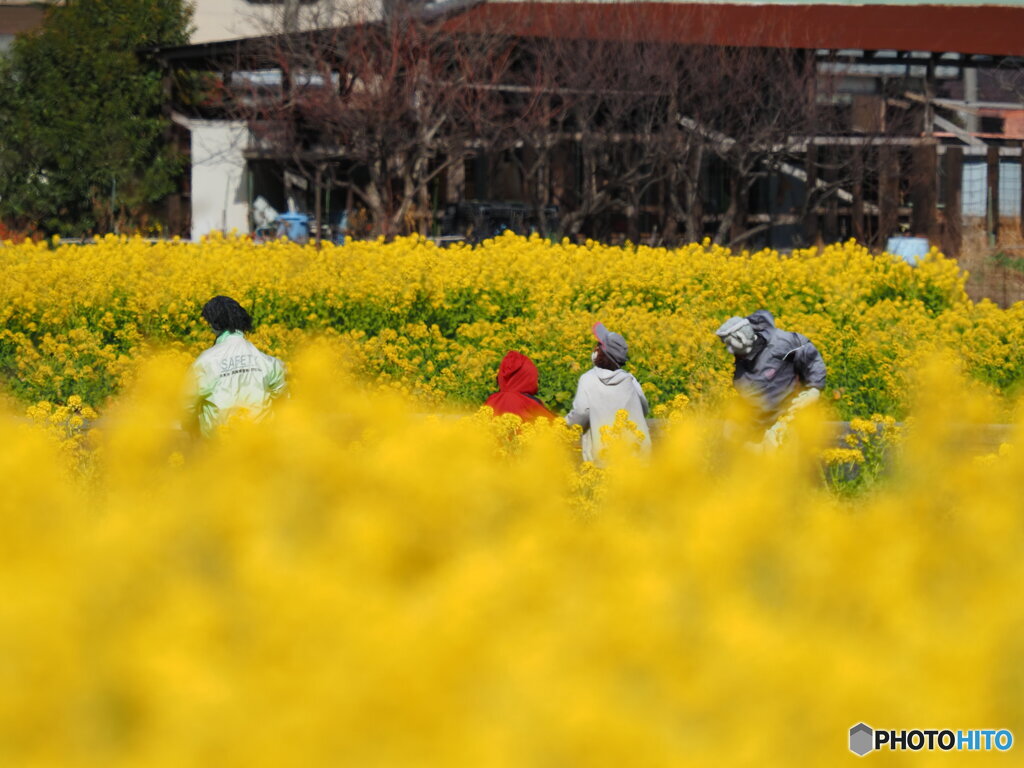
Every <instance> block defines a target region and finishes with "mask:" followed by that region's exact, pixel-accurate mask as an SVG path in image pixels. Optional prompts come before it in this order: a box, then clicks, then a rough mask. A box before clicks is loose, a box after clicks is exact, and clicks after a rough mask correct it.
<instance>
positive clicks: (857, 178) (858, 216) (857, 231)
mask: <svg viewBox="0 0 1024 768" xmlns="http://www.w3.org/2000/svg"><path fill="white" fill-rule="evenodd" d="M863 152H864V150H863V148H862V147H854V148H853V167H852V172H853V203H852V205H851V208H850V219H851V221H850V228H851V229H852V230H853V238H854V239H855V240H856V241H857V242H858V243H862V244H863V243H864V242H866V237H865V231H864V154H863Z"/></svg>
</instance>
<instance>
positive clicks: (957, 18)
mask: <svg viewBox="0 0 1024 768" xmlns="http://www.w3.org/2000/svg"><path fill="white" fill-rule="evenodd" d="M450 23H451V24H452V25H453V26H455V27H457V28H460V29H466V30H472V29H479V30H487V31H489V32H492V33H502V32H505V33H510V34H519V35H537V36H542V37H570V36H572V37H579V36H583V37H590V38H594V39H622V38H627V39H645V40H652V41H658V42H676V43H683V44H707V45H735V46H764V47H772V48H827V49H832V50H870V51H880V50H898V51H932V52H956V53H964V54H979V55H988V56H1024V3H1017V4H1015V5H984V6H978V5H973V4H971V5H961V4H958V5H949V4H947V5H941V6H940V5H934V4H933V5H906V4H904V5H889V4H886V5H880V4H873V5H856V6H853V5H845V4H844V5H834V4H824V3H815V4H800V5H789V4H749V3H747V4H739V3H736V2H732V3H722V2H713V3H708V2H702V3H685V2H626V3H619V2H489V3H484V4H480V5H477V6H476V7H474V8H471V9H469V10H468V11H466V12H465V13H464V14H461V15H459V16H456V17H454V18H453V19H452V21H451V22H450Z"/></svg>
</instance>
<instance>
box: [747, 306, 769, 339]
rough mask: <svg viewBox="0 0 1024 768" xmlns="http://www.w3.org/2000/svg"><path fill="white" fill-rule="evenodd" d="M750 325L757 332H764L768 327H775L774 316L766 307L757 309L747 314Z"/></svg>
mask: <svg viewBox="0 0 1024 768" xmlns="http://www.w3.org/2000/svg"><path fill="white" fill-rule="evenodd" d="M747 320H749V321H750V324H751V326H753V328H754V330H755V331H756V332H757V333H764V332H765V331H767V330H768V329H769V328H775V317H774V316H773V315H772V313H771V312H769V311H768V310H767V309H759V310H757V311H756V312H754V313H753V314H752V315H748V316H747Z"/></svg>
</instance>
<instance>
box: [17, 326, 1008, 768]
mask: <svg viewBox="0 0 1024 768" xmlns="http://www.w3.org/2000/svg"><path fill="white" fill-rule="evenodd" d="M348 353H349V348H348V347H347V346H346V345H344V344H336V345H330V346H326V347H323V346H321V347H319V348H316V349H312V350H309V351H305V352H299V353H297V354H296V355H295V356H294V358H293V365H292V371H293V378H292V381H293V382H294V387H293V397H292V398H291V399H290V400H288V401H286V402H283V403H280V404H279V407H276V408H275V411H274V414H273V418H271V419H268V420H266V421H265V422H263V423H261V424H258V425H254V424H248V423H245V422H239V423H237V424H233V425H232V427H231V429H230V430H229V431H228V432H226V433H223V434H221V435H219V436H218V437H217V438H215V439H213V440H209V441H202V442H190V441H188V440H187V439H184V438H183V436H182V435H181V434H180V433H179V432H176V431H175V430H173V429H171V428H170V425H172V424H173V423H174V421H175V419H176V418H177V417H178V415H179V408H180V389H179V384H180V378H181V376H182V375H183V374H184V370H185V365H184V362H185V361H182V360H181V358H180V357H177V356H171V357H164V358H158V359H156V360H155V361H154V363H152V364H150V365H146V366H143V367H142V368H140V369H139V370H138V371H137V372H136V375H135V376H134V381H135V383H134V384H133V385H132V386H131V387H129V389H128V390H127V391H126V392H125V394H124V395H123V396H121V397H119V398H118V399H117V400H116V401H115V402H114V403H112V404H111V405H110V407H109V408H108V409H107V410H106V412H105V413H104V416H103V431H102V434H100V435H98V436H96V437H95V442H94V444H93V445H92V447H91V448H90V449H89V450H90V453H89V455H90V456H91V461H92V462H93V465H92V469H91V471H90V472H89V473H88V474H87V475H86V476H84V477H83V476H81V475H79V474H76V473H75V472H69V471H67V470H66V469H65V467H66V466H67V460H68V457H67V456H63V455H62V453H61V451H62V449H61V448H60V440H59V437H60V436H55V435H54V434H52V423H51V422H50V420H49V416H48V414H49V413H51V412H52V411H53V410H54V408H55V406H53V405H52V404H40V405H37V406H33V409H34V410H33V414H36V415H34V416H33V418H32V419H31V420H29V421H26V420H25V419H24V418H22V417H20V416H15V415H10V416H4V417H2V418H0V433H2V434H0V440H2V441H3V445H4V446H5V450H4V451H2V452H0V473H2V475H3V477H4V478H5V480H4V493H3V494H2V495H0V590H2V593H3V595H4V599H3V600H2V601H0V675H2V678H3V681H4V685H3V687H2V689H0V764H3V765H11V766H34V765H55V766H57V765H59V766H62V768H77V767H78V766H82V767H86V766H90V767H91V766H103V768H111V767H115V768H116V767H117V766H125V767H126V768H127V767H128V766H131V767H132V768H138V767H139V766H184V765H225V766H235V765H237V766H247V767H249V766H282V765H295V766H327V765H355V766H364V765H438V766H457V765H466V766H484V765H486V766H510V767H512V766H515V767H518V766H526V765H571V766H615V767H616V768H618V767H619V766H624V765H629V766H679V765H724V766H729V765H736V766H739V765H751V764H757V765H767V766H770V765H779V766H790V765H793V764H794V763H799V764H805V765H831V764H834V763H838V762H839V761H842V760H847V759H850V758H849V752H848V750H847V746H846V739H847V733H848V730H849V728H850V726H851V725H853V724H855V723H858V722H868V723H872V724H875V725H878V726H880V727H881V726H885V727H894V728H901V727H906V728H914V727H950V728H961V727H962V728H969V727H992V728H1008V729H1010V730H1012V731H1013V732H1014V733H1016V734H1021V733H1024V698H1022V697H1024V693H1022V692H1024V686H1022V685H1020V680H1019V679H1018V678H1019V674H1018V673H1017V672H1016V670H1017V668H1018V667H1019V658H1020V651H1021V643H1022V637H1021V630H1020V627H1021V626H1022V625H1024V607H1022V603H1021V601H1020V599H1019V594H1018V593H1019V585H1020V584H1021V583H1022V582H1024V558H1022V557H1021V552H1022V551H1024V518H1022V517H1021V515H1020V511H1019V504H1018V502H1017V498H1018V493H1017V490H1018V487H1019V478H1020V477H1021V475H1022V473H1024V453H1022V452H1020V451H1013V450H1003V451H1000V455H999V456H998V457H997V460H994V461H991V462H984V463H979V462H972V461H969V460H965V458H967V456H968V454H967V453H966V452H965V451H966V449H965V448H964V445H965V443H964V442H963V441H962V440H959V439H956V438H957V436H958V435H960V434H962V432H959V431H957V430H960V429H962V428H963V427H962V425H957V424H954V423H953V422H952V421H951V420H950V419H948V418H945V416H946V414H947V412H948V409H949V408H950V407H952V406H951V405H950V404H955V407H956V408H957V409H958V411H959V412H960V413H979V414H980V413H983V412H984V409H983V408H982V407H980V406H978V407H977V408H975V407H974V406H973V405H971V402H972V398H973V397H974V395H973V394H970V393H969V391H968V390H964V389H962V388H961V387H960V385H959V384H958V381H959V379H958V377H957V376H956V374H955V373H952V372H949V371H947V372H946V373H944V374H943V375H941V376H934V377H933V378H929V379H927V381H926V382H925V383H926V384H927V387H928V389H927V394H926V396H922V397H920V398H918V399H917V400H916V402H917V403H918V405H917V408H918V410H917V411H916V412H915V417H914V419H913V421H912V426H908V427H906V431H907V435H906V440H905V442H904V443H903V447H902V448H901V449H900V451H899V452H897V453H896V454H895V455H894V456H893V457H891V473H892V478H891V482H887V483H881V484H879V485H878V486H877V487H876V488H875V489H874V491H873V492H872V493H870V494H867V495H863V496H860V497H858V498H856V499H855V500H852V501H841V500H839V499H837V498H836V496H835V495H833V494H831V493H830V492H829V491H828V489H827V488H825V487H824V486H823V485H822V484H821V482H820V480H819V479H818V478H819V475H818V472H817V468H818V467H819V465H820V455H821V451H822V450H824V449H825V448H826V444H825V442H824V441H823V437H822V435H823V434H824V429H823V425H822V424H821V423H820V422H819V421H817V419H818V418H820V417H819V416H818V415H816V414H813V413H811V414H806V415H804V416H802V417H801V418H800V419H796V420H794V423H793V425H792V430H793V432H794V434H793V439H792V440H790V441H787V442H786V443H784V444H783V445H782V447H781V448H780V449H779V450H777V451H774V452H770V453H765V454H751V453H750V452H749V451H747V450H746V449H745V448H744V446H743V443H742V441H741V440H739V439H737V440H733V439H730V438H729V437H728V436H727V435H724V434H723V431H722V428H721V423H720V422H718V421H716V419H714V418H708V417H707V414H705V413H702V412H700V411H692V410H690V409H685V408H684V409H681V410H680V412H679V414H678V416H677V418H675V419H673V420H672V421H671V422H670V423H669V425H668V426H667V427H666V430H665V432H664V434H662V435H660V436H659V438H658V439H657V440H656V441H655V443H654V446H653V451H652V453H651V455H650V459H649V461H635V460H632V459H631V457H629V456H628V455H623V456H621V457H617V458H619V459H620V460H619V461H617V462H612V463H610V464H609V466H608V467H607V468H606V469H603V470H597V469H595V468H594V467H592V466H590V465H580V464H579V454H578V432H576V431H573V430H568V429H566V428H565V427H564V426H562V425H560V424H559V423H557V422H555V423H549V422H543V421H538V422H534V423H531V424H527V425H522V424H518V423H515V422H513V421H508V422H506V420H503V419H493V418H491V417H490V415H489V414H487V413H486V412H485V413H483V414H481V415H478V416H474V415H471V414H465V415H464V414H458V413H452V414H446V415H436V416H430V417H425V416H423V415H421V414H420V413H418V412H417V411H416V409H415V407H412V406H411V405H410V403H409V401H408V400H407V399H405V398H404V397H400V396H397V395H391V394H388V393H386V392H381V391H378V390H377V389H376V388H374V387H373V386H371V385H370V384H367V383H364V382H362V381H361V380H360V379H359V378H358V377H357V376H355V375H354V374H353V361H352V359H351V357H350V356H349V354H348ZM59 407H67V406H59ZM43 417H45V418H43ZM1022 427H1024V424H1022V425H1018V426H1017V427H1016V428H1015V429H1016V431H1015V432H1013V433H1012V434H1010V435H1007V436H1006V438H1005V442H1006V443H1007V444H1008V445H1009V444H1015V443H1016V441H1017V439H1018V436H1019V434H1020V429H1021V428H1022ZM875 757H876V758H880V757H881V756H875ZM987 757H990V756H987ZM917 758H920V759H926V758H925V756H924V755H918V756H917ZM873 759H874V758H873Z"/></svg>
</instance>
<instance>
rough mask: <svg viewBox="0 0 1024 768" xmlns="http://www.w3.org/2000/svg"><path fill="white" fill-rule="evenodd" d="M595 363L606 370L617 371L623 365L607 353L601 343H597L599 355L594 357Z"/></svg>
mask: <svg viewBox="0 0 1024 768" xmlns="http://www.w3.org/2000/svg"><path fill="white" fill-rule="evenodd" d="M594 365H595V366H596V367H598V368H604V369H605V370H606V371H617V370H619V368H621V367H622V366H620V365H619V364H618V363H616V362H615V361H614V360H612V359H611V358H610V357H608V355H606V354H605V352H604V348H603V347H602V346H601V345H600V344H598V345H597V357H596V358H594Z"/></svg>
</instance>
